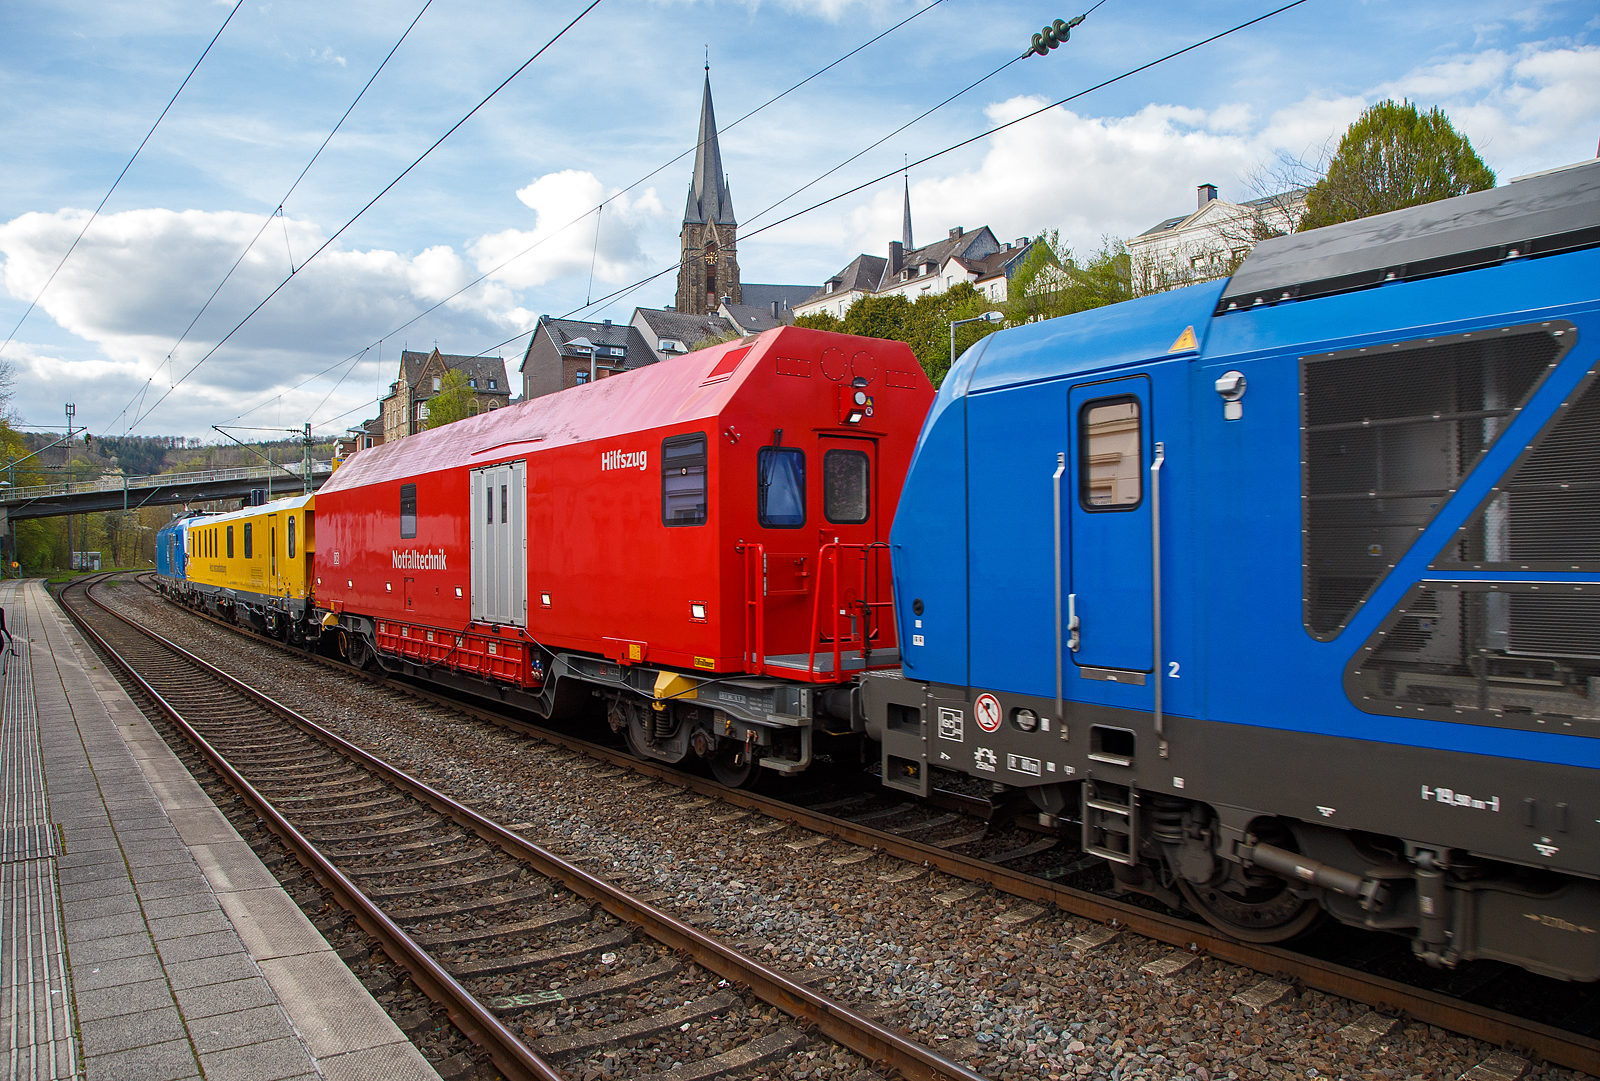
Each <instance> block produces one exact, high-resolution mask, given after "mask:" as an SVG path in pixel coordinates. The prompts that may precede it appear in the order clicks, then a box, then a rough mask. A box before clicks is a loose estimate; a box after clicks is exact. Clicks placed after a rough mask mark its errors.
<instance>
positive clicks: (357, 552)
mask: <svg viewBox="0 0 1600 1081" xmlns="http://www.w3.org/2000/svg"><path fill="white" fill-rule="evenodd" d="M933 394H934V391H933V387H932V386H931V384H930V383H929V382H928V379H927V377H926V376H925V375H924V374H923V372H922V369H921V367H920V366H919V365H918V363H917V360H916V358H915V356H913V354H912V353H911V350H910V349H909V348H908V347H907V346H905V345H904V344H902V343H899V342H890V341H884V340H880V339H874V338H858V337H854V336H851V335H843V334H830V333H825V332H822V331H813V330H805V329H800V328H795V327H782V328H778V329H776V330H772V331H768V332H767V333H765V334H762V335H760V336H759V337H757V338H755V339H753V340H747V341H744V342H738V343H731V344H729V345H726V346H722V347H718V348H713V349H706V350H702V351H699V352H695V353H691V354H688V355H686V356H683V357H678V358H674V359H671V360H667V361H663V362H661V363H658V364H653V365H649V366H647V367H644V368H640V369H637V370H635V371H632V372H628V373H626V374H623V375H618V376H614V377H612V378H609V379H603V380H600V381H598V382H596V383H593V384H590V385H586V386H579V387H575V388H573V389H571V390H567V391H563V392H561V393H559V394H554V395H549V396H547V397H543V398H537V399H534V400H533V401H529V402H524V403H521V404H519V405H516V406H512V407H509V408H506V409H501V410H498V411H496V412H493V413H489V414H484V415H480V416H478V417H474V418H471V419H468V420H463V421H458V422H456V423H455V424H452V425H450V426H449V427H446V428H441V429H439V430H437V431H425V432H421V433H418V434H416V435H412V436H407V437H406V438H404V439H401V440H398V441H396V442H394V443H389V444H385V445H383V446H380V447H374V448H371V449H368V450H364V451H362V452H361V453H359V454H357V455H355V456H354V457H352V458H351V459H349V460H348V461H347V462H345V464H344V465H343V466H342V467H341V468H340V469H339V471H338V472H337V473H336V474H334V476H333V477H332V478H331V479H330V480H329V481H328V483H327V484H326V485H324V487H323V488H322V489H321V490H320V491H319V492H318V493H317V519H318V521H317V529H318V550H317V554H316V565H315V573H316V579H317V580H316V587H315V588H316V597H317V605H318V607H319V609H321V610H323V611H324V612H325V613H326V615H325V616H324V617H323V623H324V626H326V627H333V626H335V625H337V627H338V629H339V632H340V634H339V638H340V642H341V645H342V648H344V649H345V650H346V652H347V654H348V655H349V656H350V657H351V658H352V659H353V660H355V661H357V662H366V661H369V660H371V661H376V663H379V664H381V665H383V666H384V667H385V668H388V669H390V670H393V671H405V672H409V673H412V674H416V675H423V676H426V677H428V678H431V679H434V680H438V681H441V682H445V683H453V684H456V685H458V686H463V687H467V688H468V689H472V690H475V691H478V692H480V693H481V692H482V691H483V690H485V689H489V690H491V691H492V692H493V693H494V694H495V695H497V696H498V697H500V698H502V699H506V700H514V701H516V702H518V703H520V704H522V705H525V706H527V707H529V708H532V709H534V710H536V711H537V712H539V713H541V714H544V715H547V716H548V715H551V714H554V713H556V712H558V711H564V710H566V709H568V708H571V707H578V706H583V705H592V704H594V702H595V699H596V697H598V699H599V700H600V701H601V702H603V703H604V705H605V707H606V712H607V717H608V719H609V721H610V723H611V724H612V726H613V728H616V729H618V730H626V732H627V734H628V738H629V741H630V743H631V745H632V746H633V748H634V750H635V751H636V752H637V753H640V754H642V755H645V756H648V757H653V758H658V759H661V760H664V761H679V760H681V759H683V758H685V757H687V756H688V755H689V754H691V753H698V754H701V755H703V756H705V757H707V758H709V759H711V760H712V762H713V765H714V766H715V767H716V768H717V771H718V773H719V774H720V775H722V776H723V777H724V779H729V780H732V781H734V782H738V781H742V780H745V779H748V777H749V776H750V774H751V773H752V767H753V765H754V764H756V763H757V762H758V761H760V762H761V763H763V764H765V765H766V766H768V767H769V768H773V769H778V770H780V771H783V770H797V769H800V768H804V766H805V765H806V764H807V763H808V762H809V760H810V754H811V735H812V731H813V726H814V724H815V723H816V722H817V721H819V720H823V719H826V718H827V717H830V716H831V717H833V718H835V719H838V720H842V721H844V722H845V723H846V724H848V722H849V717H850V710H849V706H848V692H849V683H850V681H851V680H852V679H853V678H854V676H855V674H857V673H860V672H862V671H866V670H869V669H881V668H891V667H896V666H898V664H899V650H898V642H897V639H896V628H895V626H894V617H893V614H892V613H893V608H892V605H891V604H890V591H891V586H892V579H891V575H890V567H889V558H888V547H887V544H886V541H887V537H888V532H889V526H890V524H891V522H892V520H893V517H894V511H895V506H896V503H897V501H898V497H899V493H900V487H901V484H902V482H903V480H904V478H905V474H906V470H907V468H908V466H909V464H910V459H911V454H912V450H913V447H914V445H915V441H916V438H917V434H918V432H919V431H920V429H921V426H922V421H923V418H924V416H925V415H926V413H927V411H928V408H929V406H930V404H931V403H932V400H933ZM830 688H832V689H833V691H832V693H830V690H829V689H830Z"/></svg>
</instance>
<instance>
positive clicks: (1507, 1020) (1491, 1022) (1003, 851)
mask: <svg viewBox="0 0 1600 1081" xmlns="http://www.w3.org/2000/svg"><path fill="white" fill-rule="evenodd" d="M144 584H146V585H147V586H148V584H149V583H148V582H145V583H144ZM193 614H195V615H197V616H199V617H200V618H206V619H211V618H212V617H209V616H206V615H204V614H203V613H193ZM213 622H216V623H218V625H220V626H230V627H231V625H229V624H226V623H224V622H222V621H220V620H213ZM231 629H234V630H240V628H237V627H231ZM249 637H250V638H251V639H252V640H253V641H257V642H262V643H263V644H276V645H279V646H280V648H284V649H290V651H291V652H294V653H296V654H297V655H299V656H307V654H305V652H304V651H302V650H298V649H293V648H292V647H287V646H282V645H281V644H279V643H272V642H271V640H270V639H263V638H261V637H259V636H257V635H253V634H251V635H249ZM313 659H315V660H316V661H318V662H319V663H321V664H323V665H325V666H327V667H329V668H331V669H334V670H337V671H339V672H341V673H344V674H346V675H355V676H358V677H360V678H363V679H367V680H382V681H383V682H386V683H387V684H388V685H389V686H391V687H393V688H394V689H396V690H399V691H402V692H403V693H406V694H409V695H413V696H415V697H417V698H419V699H421V700H424V701H428V702H430V703H432V704H435V705H439V706H442V707H445V708H448V709H451V710H455V711H457V712H460V713H463V714H465V715H467V716H470V717H473V718H476V719H480V720H484V721H487V722H489V723H492V724H496V725H502V726H508V727H511V728H514V729H516V730H518V731H520V732H523V733H525V734H528V735H532V736H535V737H536V738H539V739H542V740H544V741H546V742H549V743H552V744H555V745H558V746H562V747H565V748H567V749H569V750H573V751H577V752H580V753H582V754H585V755H588V756H590V757H592V758H595V759H598V760H600V761H603V762H606V763H608V764H610V765H613V766H618V767H624V768H627V769H629V770H631V771H633V772H635V773H638V774H642V775H645V776H650V777H655V778H657V779H660V780H662V781H665V782H667V783H669V784H672V785H676V786H678V787H680V788H683V789H686V790H689V791H693V792H695V793H697V794H700V795H703V796H710V797H714V798H717V799H721V800H723V801H725V802H727V803H732V804H734V805H736V806H740V807H744V808H746V809H749V810H753V811H759V812H761V813H762V814H765V815H767V816H769V817H771V818H774V819H777V820H779V821H784V822H790V823H793V824H795V825H797V826H800V827H803V828H805V829H808V830H812V831H814V832H816V833H819V834H824V835H828V836H833V837H836V838H839V839H840V840H844V841H848V842H852V843H854V844H856V845H860V846H863V847H866V848H869V849H873V850H875V851H881V852H884V853H887V854H890V855H893V856H896V857H899V858H901V859H904V860H908V861H911V862H913V863H918V864H923V865H925V866H929V867H933V868H936V869H938V870H940V871H943V872H945V873H947V874H950V875H952V876H954V877H957V878H962V879H965V880H968V881H971V882H981V883H986V884H988V885H991V886H993V887H994V888H995V889H998V890H1000V891H1002V892H1005V893H1009V894H1012V895H1014V896H1017V897H1023V898H1027V899H1029V900H1034V901H1039V902H1043V903H1047V904H1053V905H1055V906H1057V907H1058V908H1060V909H1062V910H1063V911H1065V912H1068V913H1071V914H1073V915H1077V916H1082V917H1086V918H1089V919H1093V920H1096V921H1098V922H1100V923H1102V924H1105V925H1106V926H1107V927H1110V928H1112V929H1114V930H1124V929H1125V930H1128V931H1132V932H1134V933H1136V934H1140V935H1144V936H1146V937H1148V938H1151V939H1154V940H1156V941H1159V942H1164V943H1167V944H1170V945H1172V946H1175V947H1178V948H1180V949H1182V950H1185V951H1188V952H1190V953H1206V954H1210V955H1212V956H1215V957H1218V958H1221V959H1223V960H1227V961H1231V962H1233V963H1236V964H1239V965H1241V966H1244V967H1246V968H1250V969H1252V970H1255V971H1258V972H1261V973H1263V974H1265V975H1269V976H1273V977H1277V978H1281V979H1288V980H1294V981H1298V982H1299V983H1301V984H1304V985H1305V986H1307V987H1311V988H1315V989H1317V990H1320V991H1325V992H1328V993H1330V994H1335V995H1339V996H1342V997H1345V998H1348V999H1351V1000H1353V1001H1357V1002H1363V1003H1366V1004H1367V1005H1369V1006H1371V1007H1372V1008H1373V1009H1375V1010H1381V1011H1384V1012H1388V1013H1397V1014H1403V1015H1406V1016H1408V1017H1411V1018H1413V1019H1415V1020H1417V1021H1422V1022H1425V1023H1427V1024H1431V1025H1436V1026H1438V1027H1440V1028H1443V1029H1448V1030H1450V1031H1452V1032H1456V1033H1459V1034H1461V1035H1464V1036H1470V1037H1473V1038H1476V1039H1480V1040H1483V1041H1485V1042H1488V1043H1493V1044H1499V1045H1511V1046H1515V1047H1520V1048H1524V1049H1527V1050H1528V1051H1530V1052H1532V1053H1534V1054H1535V1055H1537V1056H1539V1057H1541V1058H1544V1059H1546V1060H1548V1061H1550V1062H1552V1063H1555V1064H1558V1065H1562V1066H1567V1067H1569V1068H1572V1069H1577V1070H1582V1071H1584V1072H1586V1073H1588V1074H1591V1075H1600V1040H1596V1039H1593V1038H1591V1037H1589V1036H1586V1035H1582V1034H1578V1033H1573V1032H1569V1031H1564V1030H1562V1029H1560V1028H1558V1027H1556V1026H1553V1025H1548V1024H1543V1023H1540V1022H1538V1021H1534V1020H1530V1019H1526V1018H1522V1017H1518V1016H1515V1015H1513V1014H1509V1013H1505V1012H1502V1011H1498V1010H1494V1009H1491V1008H1488V1007H1485V1006H1481V1005H1477V1004H1475V1003H1471V1002H1466V1001H1463V1000H1462V999H1461V998H1459V997H1454V996H1452V995H1450V994H1446V993H1441V992H1439V991H1434V990H1429V989H1426V988H1423V987H1417V986H1413V985H1411V984H1407V983H1404V982H1401V981H1400V980H1396V979H1390V978H1386V977H1384V976H1382V975H1377V974H1374V973H1373V972H1369V971H1361V970H1359V969H1356V968H1353V967H1350V966H1348V965H1342V964H1339V963H1336V962H1335V961H1332V960H1329V959H1326V958H1320V957H1315V956H1310V955H1308V954H1306V953H1303V952H1299V951H1297V950H1294V949H1289V948H1284V947H1279V946H1270V945H1258V944H1253V943H1247V942H1240V941H1238V940H1236V939H1234V938H1232V937H1230V936H1228V935H1226V934H1224V933H1222V932H1220V931H1217V930H1215V929H1213V928H1211V927H1210V926H1208V925H1206V924H1203V923H1199V922H1198V921H1194V920H1189V919H1185V918H1182V917H1179V916H1174V915H1169V914H1167V913H1165V912H1162V911H1155V910H1153V909H1152V908H1151V907H1146V906H1143V905H1139V904H1133V903H1129V902H1127V901H1124V900H1120V899H1117V898H1113V897H1108V896H1103V895H1101V894H1098V893H1096V892H1094V891H1093V890H1091V889H1086V888H1078V887H1077V886H1074V885H1070V884H1068V883H1069V882H1071V881H1076V880H1077V878H1078V877H1079V873H1080V872H1083V871H1088V870H1092V868H1091V867H1090V866H1089V861H1073V860H1071V859H1070V856H1069V857H1068V862H1066V863H1065V864H1063V863H1062V860H1061V858H1060V857H1059V856H1054V855H1053V854H1052V853H1051V849H1052V848H1054V847H1055V843H1054V841H1052V840H1049V839H1042V840H1040V841H1037V842H1032V843H1027V842H1025V841H1019V840H1017V839H1016V838H1015V834H1014V833H1013V835H1012V836H1011V839H1010V840H1006V841H1004V842H1003V843H1001V844H999V845H996V844H994V843H990V844H987V845H986V844H984V843H983V842H984V840H985V839H986V835H985V834H982V833H980V832H979V831H976V830H974V829H973V828H972V826H973V823H974V821H975V820H974V818H972V817H971V815H972V814H974V813H976V814H978V815H980V816H982V815H983V814H984V812H985V811H988V810H992V808H989V806H988V804H987V801H985V800H982V799H978V798H974V797H971V796H965V795H961V794H959V793H940V794H939V795H938V797H937V798H936V800H935V802H936V803H938V804H940V805H941V806H942V807H943V808H946V809H949V810H956V811H964V812H967V813H966V814H962V815H959V816H956V817H952V816H949V815H938V814H936V813H932V812H925V817H923V818H921V819H920V820H919V818H918V817H917V812H916V811H915V808H916V807H917V806H919V805H917V804H914V803H905V802H901V801H898V800H897V799H896V798H895V797H893V796H891V795H888V794H886V793H877V794H874V795H873V796H854V797H846V798H844V799H841V800H835V801H829V802H824V803H820V804H816V805H813V806H810V807H805V806H800V805H797V804H796V803H794V802H792V801H786V800H780V799H774V798H772V797H770V796H766V795H761V794H757V793H754V792H749V791H744V790H738V789H729V788H726V787H724V786H722V785H720V784H718V783H716V782H715V781H713V780H711V779H709V778H705V777H701V776H698V775H695V774H693V773H688V772H685V771H683V770H681V769H678V768H676V767H672V766H667V765H663V764H661V763H655V762H649V761H641V760H639V759H638V758H636V757H634V756H633V755H631V754H628V753H627V752H626V751H622V750H617V749H613V748H610V747H606V746H602V745H600V744H596V743H592V742H590V741H587V740H583V739H579V738H576V737H573V736H569V735H565V734H562V733H558V732H553V731H551V730H549V729H547V728H542V727H536V726H534V725H532V724H529V723H527V722H525V721H521V720H517V719H514V718H510V717H507V716H505V715H504V714H502V713H497V712H495V711H494V710H492V709H491V708H489V707H488V706H487V705H485V706H482V707H478V706H474V705H470V704H467V703H464V702H462V701H460V700H458V699H454V698H447V697H445V696H443V695H440V694H437V693H435V692H433V691H431V690H428V689H426V688H422V687H418V686H415V685H412V684H409V683H406V682H402V681H398V680H383V677H381V676H375V675H373V674H371V673H366V672H361V671H359V670H357V669H354V668H351V667H350V666H348V665H345V664H343V663H341V662H338V661H334V660H331V659H329V658H325V657H313ZM868 823H871V824H868ZM946 827H948V831H949V833H950V836H948V837H946V838H943V839H940V838H938V837H937V836H928V837H927V839H924V840H917V839H915V837H916V836H917V835H926V834H933V833H936V831H937V830H939V829H941V828H946ZM958 849H967V850H969V852H970V854H968V853H964V852H962V851H957V850H958ZM985 849H987V851H985ZM1093 862H1094V863H1095V864H1098V862H1099V861H1093ZM1008 864H1015V865H1016V866H1015V867H1010V866H1007V865H1008ZM1370 937H1375V938H1377V939H1378V940H1380V941H1382V942H1384V943H1389V942H1398V941H1399V940H1393V939H1391V938H1390V936H1382V935H1377V936H1370ZM1402 945H1403V944H1402Z"/></svg>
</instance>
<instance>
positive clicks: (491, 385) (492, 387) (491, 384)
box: [489, 379, 500, 390]
mask: <svg viewBox="0 0 1600 1081" xmlns="http://www.w3.org/2000/svg"><path fill="white" fill-rule="evenodd" d="M489 389H490V390H499V389H500V387H499V385H498V384H497V383H496V381H495V380H493V379H491V380H489Z"/></svg>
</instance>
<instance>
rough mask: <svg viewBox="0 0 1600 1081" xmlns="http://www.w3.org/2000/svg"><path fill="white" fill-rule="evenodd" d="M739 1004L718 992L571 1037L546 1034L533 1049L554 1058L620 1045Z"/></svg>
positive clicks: (729, 995)
mask: <svg viewBox="0 0 1600 1081" xmlns="http://www.w3.org/2000/svg"><path fill="white" fill-rule="evenodd" d="M738 1005H740V1001H739V997H738V996H737V995H734V994H731V993H729V992H727V991H719V992H718V993H717V994H714V995H708V996H707V997H705V998H702V999H698V1000H697V1001H694V1002H691V1003H689V1004H688V1005H686V1006H679V1007H678V1008H677V1009H675V1010H668V1011H667V1012H666V1013H659V1014H655V1015H653V1016H650V1017H641V1018H638V1019H636V1020H633V1021H624V1022H622V1023H621V1024H617V1025H608V1026H606V1027H605V1028H596V1029H590V1030H588V1031H586V1032H575V1033H573V1034H572V1035H570V1036H549V1037H546V1038H545V1039H542V1040H539V1041H538V1042H537V1043H535V1044H534V1050H536V1051H538V1052H539V1053H540V1054H541V1055H545V1056H547V1057H549V1058H557V1057H564V1056H568V1055H572V1054H576V1053H578V1052H582V1051H589V1050H592V1049H594V1048H596V1047H606V1046H610V1045H613V1044H623V1043H626V1042H628V1041H629V1040H637V1039H639V1038H640V1037H642V1036H652V1035H654V1034H655V1033H657V1032H665V1031H667V1030H668V1029H671V1028H677V1027H678V1026H679V1025H682V1024H686V1023H688V1022H691V1021H698V1020H700V1019H701V1018H703V1017H710V1016H711V1015H712V1014H717V1013H723V1012H726V1011H727V1010H729V1009H732V1008H733V1007H735V1006H738Z"/></svg>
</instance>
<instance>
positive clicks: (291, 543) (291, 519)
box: [289, 514, 294, 559]
mask: <svg viewBox="0 0 1600 1081" xmlns="http://www.w3.org/2000/svg"><path fill="white" fill-rule="evenodd" d="M289 558H290V559H293V558H294V515H292V514H291V515H289Z"/></svg>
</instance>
